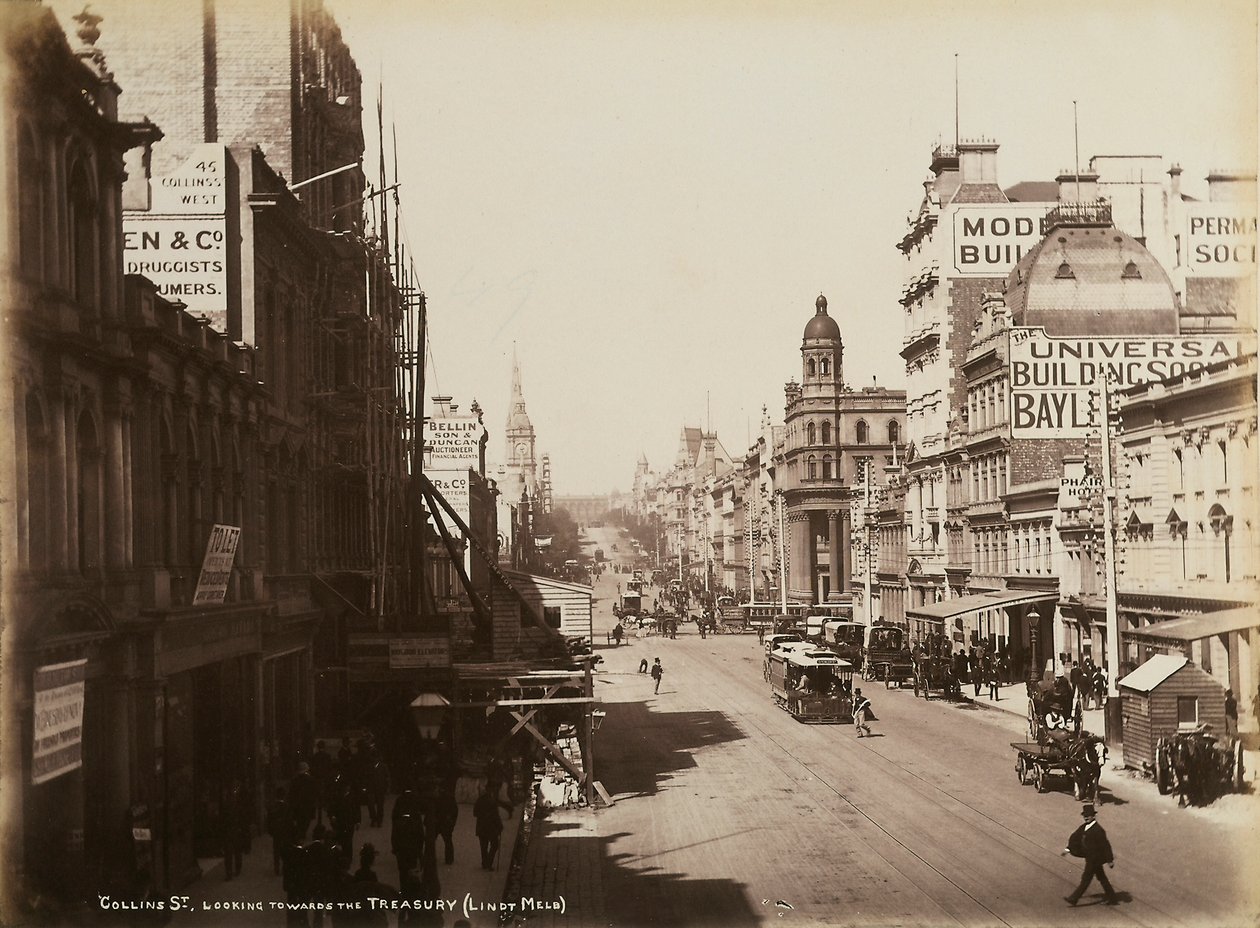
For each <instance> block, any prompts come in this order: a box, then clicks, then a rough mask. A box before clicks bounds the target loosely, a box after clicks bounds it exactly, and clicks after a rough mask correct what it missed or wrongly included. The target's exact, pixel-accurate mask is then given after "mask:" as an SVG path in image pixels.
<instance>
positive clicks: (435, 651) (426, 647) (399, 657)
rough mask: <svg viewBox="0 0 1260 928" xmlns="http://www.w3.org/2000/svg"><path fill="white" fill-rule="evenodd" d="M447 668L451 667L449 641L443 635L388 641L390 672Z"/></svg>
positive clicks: (391, 639)
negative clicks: (424, 668) (415, 668)
mask: <svg viewBox="0 0 1260 928" xmlns="http://www.w3.org/2000/svg"><path fill="white" fill-rule="evenodd" d="M449 666H451V640H450V639H449V638H447V637H446V636H445V635H443V636H440V637H439V636H436V635H426V636H424V637H416V638H390V639H389V667H390V669H391V670H405V669H409V668H412V667H449Z"/></svg>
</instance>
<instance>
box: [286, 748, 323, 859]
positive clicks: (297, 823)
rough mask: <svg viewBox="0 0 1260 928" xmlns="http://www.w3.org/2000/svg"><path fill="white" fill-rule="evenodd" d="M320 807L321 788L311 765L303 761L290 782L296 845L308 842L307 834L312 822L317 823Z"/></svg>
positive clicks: (290, 805) (290, 802) (291, 810)
mask: <svg viewBox="0 0 1260 928" xmlns="http://www.w3.org/2000/svg"><path fill="white" fill-rule="evenodd" d="M318 806H319V786H318V784H317V783H316V782H315V778H314V777H313V776H311V767H310V764H308V763H306V761H302V762H300V763H299V764H298V765H297V773H296V774H294V776H293V779H292V780H290V781H289V811H290V812H292V813H293V840H294V841H295V842H296V843H298V844H301V843H302V842H303V841H305V840H306V832H307V830H308V829H309V828H310V827H311V822H313V821H315V813H316V809H317V808H318Z"/></svg>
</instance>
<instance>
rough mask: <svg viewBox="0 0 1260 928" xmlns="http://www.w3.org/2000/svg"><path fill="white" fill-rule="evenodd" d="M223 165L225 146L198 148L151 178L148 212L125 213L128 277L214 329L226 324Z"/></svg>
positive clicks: (125, 269) (225, 199) (125, 260)
mask: <svg viewBox="0 0 1260 928" xmlns="http://www.w3.org/2000/svg"><path fill="white" fill-rule="evenodd" d="M225 165H226V154H225V149H224V147H223V146H222V145H215V144H203V145H194V146H193V148H192V152H191V154H190V155H189V156H188V158H187V160H185V161H184V162H183V163H182V164H181V165H180V166H179V167H178V168H176V169H175V170H174V171H172V172H171V173H170V174H166V175H162V176H158V177H154V178H153V180H152V183H151V187H150V189H151V190H152V199H151V202H150V207H149V209H147V210H127V211H126V212H125V213H124V214H123V269H124V271H125V273H128V274H139V275H141V276H142V277H147V278H149V280H151V281H153V283H154V285H155V286H156V287H157V291H158V293H160V294H161V295H162V296H163V297H165V298H166V299H168V300H178V301H180V302H182V303H184V304H185V305H186V306H187V307H188V310H189V312H192V313H195V314H205V315H207V316H209V317H210V319H211V321H212V322H213V323H215V324H222V323H225V322H226V320H227V298H228V286H227V265H228V261H227V255H228V241H227V212H226V209H227V197H226V190H225V188H224V177H225V176H226V171H225Z"/></svg>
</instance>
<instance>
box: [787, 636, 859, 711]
mask: <svg viewBox="0 0 1260 928" xmlns="http://www.w3.org/2000/svg"><path fill="white" fill-rule="evenodd" d="M769 664H770V672H769V677H770V693H771V695H772V696H773V697H774V701H775V702H776V703H777V704H778V705H779V707H780V708H781V709H783V710H785V711H786V712H788V713H790V714H791V715H792V717H793V718H795V719H796V720H797V721H798V722H811V723H828V722H842V723H843V722H852V721H853V665H852V664H850V663H849V662H848V661H845V660H841V659H840V658H839V657H837V656H836V655H835V654H834V653H832V652H831V651H827V650H823V649H821V648H793V647H788V648H782V649H780V650H777V651H774V652H772V653H771V654H770V657H769Z"/></svg>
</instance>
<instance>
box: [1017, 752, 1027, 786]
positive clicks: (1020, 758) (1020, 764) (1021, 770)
mask: <svg viewBox="0 0 1260 928" xmlns="http://www.w3.org/2000/svg"><path fill="white" fill-rule="evenodd" d="M1015 776H1016V777H1018V778H1019V783H1020V785H1021V786H1023V785H1024V784H1025V783H1027V782H1028V770H1027V767H1026V766H1025V764H1024V755H1023V754H1019V755H1017V756H1016V758H1015Z"/></svg>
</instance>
